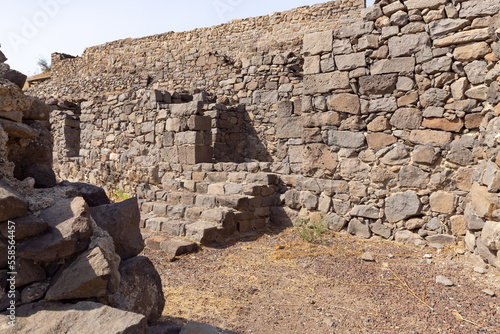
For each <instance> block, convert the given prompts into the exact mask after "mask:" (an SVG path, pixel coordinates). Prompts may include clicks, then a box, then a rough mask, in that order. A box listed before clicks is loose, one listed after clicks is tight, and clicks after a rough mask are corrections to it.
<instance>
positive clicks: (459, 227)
mask: <svg viewBox="0 0 500 334" xmlns="http://www.w3.org/2000/svg"><path fill="white" fill-rule="evenodd" d="M450 224H451V233H453V235H455V236H464V235H465V234H466V233H467V227H466V225H467V222H466V220H465V217H464V216H458V215H457V216H452V217H450Z"/></svg>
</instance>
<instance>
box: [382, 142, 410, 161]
mask: <svg viewBox="0 0 500 334" xmlns="http://www.w3.org/2000/svg"><path fill="white" fill-rule="evenodd" d="M409 160H410V155H409V153H408V150H407V149H406V147H405V146H404V145H403V144H400V143H398V144H396V145H395V146H394V148H393V149H392V150H390V151H389V152H387V153H386V154H385V155H384V156H383V157H382V158H381V159H380V161H381V162H382V163H384V164H385V165H401V164H405V163H407V162H408V161H409Z"/></svg>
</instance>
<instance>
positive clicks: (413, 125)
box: [390, 108, 422, 130]
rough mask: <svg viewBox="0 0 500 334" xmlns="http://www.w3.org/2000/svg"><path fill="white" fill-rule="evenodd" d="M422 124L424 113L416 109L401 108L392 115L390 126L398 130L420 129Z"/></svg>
mask: <svg viewBox="0 0 500 334" xmlns="http://www.w3.org/2000/svg"><path fill="white" fill-rule="evenodd" d="M421 123H422V112H421V111H420V110H419V109H415V108H400V109H398V110H396V112H394V115H392V117H391V120H390V124H391V125H392V126H394V127H395V128H396V129H403V130H404V129H406V130H411V129H418V128H419V127H420V125H421Z"/></svg>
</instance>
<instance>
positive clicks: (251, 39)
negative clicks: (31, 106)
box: [30, 0, 364, 101]
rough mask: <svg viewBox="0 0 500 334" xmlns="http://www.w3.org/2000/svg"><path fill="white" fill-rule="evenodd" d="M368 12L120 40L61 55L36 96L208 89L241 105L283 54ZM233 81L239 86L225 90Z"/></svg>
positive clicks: (352, 1)
mask: <svg viewBox="0 0 500 334" xmlns="http://www.w3.org/2000/svg"><path fill="white" fill-rule="evenodd" d="M363 7H364V0H338V1H331V2H327V3H324V4H319V5H315V6H305V7H300V8H297V9H293V10H289V11H285V12H282V13H273V14H270V15H267V16H262V17H255V18H248V19H244V20H236V21H232V22H230V23H227V24H223V25H219V26H216V27H211V28H201V29H195V30H192V31H187V32H181V33H174V32H169V33H165V34H160V35H155V36H149V37H145V38H139V39H124V40H119V41H115V42H111V43H106V44H104V45H98V46H94V47H90V48H87V49H86V50H85V52H84V53H83V55H82V56H81V57H76V58H75V57H71V56H68V55H64V54H54V55H53V57H52V70H51V81H50V82H47V83H42V84H40V85H38V86H37V87H36V88H33V89H32V90H30V92H32V93H33V94H34V95H37V96H42V97H43V96H47V97H48V96H54V97H56V98H58V99H67V100H78V99H90V98H93V97H94V96H97V95H101V94H104V93H109V92H115V91H127V90H129V89H130V88H132V87H134V88H145V87H146V86H148V87H153V88H159V89H168V90H176V91H180V92H183V91H184V90H189V89H191V90H192V89H201V90H206V91H208V92H210V93H217V95H218V96H223V95H227V96H228V97H229V98H231V99H234V100H236V101H238V100H239V98H240V97H242V96H241V94H243V93H244V92H246V91H250V93H251V91H254V90H258V89H264V88H265V87H266V82H265V81H262V80H250V79H253V78H252V76H250V77H249V78H246V75H245V74H252V73H253V72H262V71H269V67H271V65H272V64H279V63H280V62H281V63H282V62H283V60H280V59H274V62H273V56H275V55H276V54H277V53H283V52H285V51H288V52H298V51H299V50H300V46H301V44H302V37H303V36H304V34H305V33H306V32H314V31H319V30H324V29H335V28H337V27H340V26H343V25H350V24H352V23H353V22H355V21H356V20H358V19H359V16H360V9H361V8H363ZM253 56H256V57H255V58H253ZM263 56H266V57H263ZM266 67H268V68H266ZM247 71H250V72H249V73H248V72H247ZM240 74H241V75H240ZM227 79H232V80H233V82H231V81H230V82H226V83H224V81H225V80H227ZM271 81H272V82H277V80H271ZM236 83H238V85H236V86H233V85H234V84H236ZM247 85H248V86H249V87H245V86H247ZM252 87H254V88H252ZM245 88H246V89H245ZM273 88H274V87H273ZM238 93H239V94H240V95H238ZM243 97H245V96H243Z"/></svg>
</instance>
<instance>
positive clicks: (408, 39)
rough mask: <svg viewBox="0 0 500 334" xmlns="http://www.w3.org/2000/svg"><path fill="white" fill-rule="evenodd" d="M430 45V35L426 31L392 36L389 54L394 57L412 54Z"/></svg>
mask: <svg viewBox="0 0 500 334" xmlns="http://www.w3.org/2000/svg"><path fill="white" fill-rule="evenodd" d="M429 45H430V41H429V35H427V33H425V32H424V33H419V34H409V35H404V36H397V37H392V38H390V39H389V55H390V56H391V57H392V58H395V57H401V56H411V55H413V54H415V53H417V52H419V51H420V50H422V48H424V47H425V46H429Z"/></svg>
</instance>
